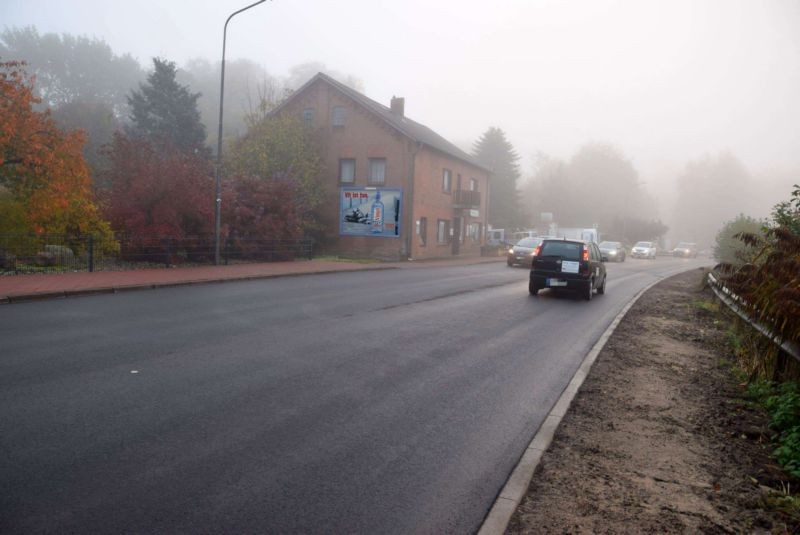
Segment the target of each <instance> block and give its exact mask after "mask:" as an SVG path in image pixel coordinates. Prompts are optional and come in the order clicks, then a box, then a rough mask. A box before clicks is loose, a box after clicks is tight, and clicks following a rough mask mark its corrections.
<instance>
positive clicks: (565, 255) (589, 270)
mask: <svg viewBox="0 0 800 535" xmlns="http://www.w3.org/2000/svg"><path fill="white" fill-rule="evenodd" d="M544 288H554V289H559V290H560V289H565V290H576V291H578V292H580V293H581V295H583V298H584V299H586V300H587V301H588V300H590V299H591V298H592V296H593V295H594V292H595V290H597V293H598V294H604V293H606V266H605V264H604V263H603V255H602V254H601V253H600V248H599V247H597V244H596V243H592V242H588V243H587V242H583V241H576V240H544V241H543V242H542V243H541V245H539V247H537V248H536V254H535V255H534V256H533V263H532V264H531V278H530V282H529V283H528V291H529V292H530V293H531V295H536V294H537V293H539V290H542V289H544Z"/></svg>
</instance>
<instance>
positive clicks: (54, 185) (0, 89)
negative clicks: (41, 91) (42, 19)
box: [0, 61, 111, 235]
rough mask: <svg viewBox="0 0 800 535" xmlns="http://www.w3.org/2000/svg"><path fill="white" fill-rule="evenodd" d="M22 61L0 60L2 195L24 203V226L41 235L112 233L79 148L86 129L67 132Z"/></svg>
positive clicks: (12, 201)
mask: <svg viewBox="0 0 800 535" xmlns="http://www.w3.org/2000/svg"><path fill="white" fill-rule="evenodd" d="M38 102H39V99H38V98H36V97H35V96H34V94H33V80H32V79H31V78H30V77H28V76H27V75H26V73H25V70H24V65H23V64H22V63H19V62H14V61H11V62H4V63H0V195H2V196H3V197H5V201H6V204H8V203H9V202H10V203H12V204H15V205H16V206H19V207H22V210H23V211H24V214H25V224H26V225H25V226H26V227H27V228H26V229H18V230H25V231H33V232H36V233H38V234H45V233H53V234H75V235H81V234H87V233H100V234H104V235H108V234H110V233H111V229H110V226H109V225H108V223H107V222H105V221H104V220H103V219H102V217H101V216H100V211H99V209H98V206H97V204H96V203H95V199H94V193H93V191H92V183H91V179H90V176H89V169H88V167H87V165H86V162H85V160H84V159H83V155H82V153H81V149H82V148H83V144H84V142H85V138H84V134H83V132H82V131H79V130H76V131H72V132H63V131H61V130H60V129H59V128H58V127H57V126H56V124H55V122H54V121H53V120H52V118H51V117H50V112H49V111H45V112H38V111H35V110H34V109H33V105H34V104H37V103H38Z"/></svg>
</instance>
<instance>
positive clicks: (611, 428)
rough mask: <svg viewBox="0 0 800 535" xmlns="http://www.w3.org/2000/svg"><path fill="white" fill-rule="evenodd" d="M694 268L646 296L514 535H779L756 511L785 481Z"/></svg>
mask: <svg viewBox="0 0 800 535" xmlns="http://www.w3.org/2000/svg"><path fill="white" fill-rule="evenodd" d="M701 279H702V273H701V272H700V271H699V270H695V271H691V272H687V273H683V274H680V275H677V276H675V277H672V278H670V279H667V280H666V281H663V282H661V283H659V284H658V285H656V286H655V287H653V288H652V289H651V290H650V291H648V292H647V293H645V295H643V296H642V298H641V299H640V300H639V301H638V302H637V303H636V304H635V305H634V307H633V308H631V310H630V312H629V313H628V314H627V315H626V317H625V318H624V319H623V320H622V322H621V323H620V324H619V326H618V328H617V330H616V331H615V332H614V334H613V335H612V336H611V338H610V339H609V341H608V343H607V344H606V346H605V348H604V349H603V351H602V352H601V353H600V355H599V356H598V359H597V361H596V362H595V365H594V367H593V368H592V372H591V374H590V375H589V377H588V378H587V379H586V381H585V382H584V383H583V386H582V388H581V390H580V392H579V393H578V395H577V396H576V398H575V400H574V401H573V404H572V406H571V407H570V410H569V412H568V414H567V415H566V417H565V418H564V420H563V421H562V423H561V425H560V426H559V429H558V431H557V432H556V436H555V438H554V440H553V443H552V445H551V446H550V448H549V449H548V451H547V452H545V454H544V456H543V457H542V461H541V463H540V464H539V466H538V468H537V470H536V473H535V474H534V477H533V480H532V482H531V485H530V487H529V489H528V493H527V495H526V497H525V498H524V499H523V501H522V503H521V504H520V506H519V507H518V509H517V511H516V513H515V514H514V517H513V518H512V520H511V523H510V525H509V528H508V532H509V533H543V532H546V533H618V532H659V533H664V532H681V533H684V532H704V533H742V532H778V533H782V532H786V531H789V532H791V531H793V529H792V525H791V522H789V519H787V518H786V517H784V516H782V515H781V514H780V513H778V512H774V511H765V510H764V509H762V505H763V503H764V499H765V497H766V496H767V495H769V494H772V495H774V492H775V491H774V490H770V489H780V488H781V483H782V481H783V480H784V479H785V477H786V476H784V475H783V473H782V472H781V470H780V469H779V468H778V467H777V466H776V465H775V464H774V462H773V461H772V460H771V459H770V458H769V451H770V449H771V447H770V445H769V441H768V437H766V436H764V435H763V434H762V431H765V430H766V419H765V416H764V415H763V414H762V413H761V412H760V411H759V410H756V409H754V408H752V407H750V406H749V405H748V404H747V403H745V402H743V401H742V400H741V395H742V390H741V387H740V386H739V385H738V384H736V382H735V381H734V380H733V375H732V373H731V371H730V361H731V360H732V358H733V357H732V355H731V354H730V351H729V349H728V345H727V343H726V341H725V330H726V328H727V324H726V322H724V321H720V320H719V317H718V315H717V314H715V313H714V312H711V311H709V310H707V309H706V308H704V307H703V306H701V303H702V302H703V301H711V300H712V295H711V293H710V292H709V291H708V290H704V291H703V290H701V289H700V284H701Z"/></svg>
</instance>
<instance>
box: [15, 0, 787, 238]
mask: <svg viewBox="0 0 800 535" xmlns="http://www.w3.org/2000/svg"><path fill="white" fill-rule="evenodd" d="M247 3H248V2H246V1H240V0H236V1H232V0H224V1H221V0H213V1H212V0H206V1H198V0H171V1H169V2H161V1H156V0H140V1H138V2H107V1H100V0H72V1H69V2H64V1H63V0H61V1H59V0H49V1H45V0H4V2H3V5H2V7H0V21H2V22H0V24H2V25H3V26H4V27H5V28H13V27H18V28H19V27H25V26H35V27H36V28H37V29H38V31H39V32H40V33H47V32H55V33H59V34H61V33H68V34H72V35H88V36H94V37H97V38H99V39H102V40H104V41H106V42H107V43H108V44H109V45H110V46H111V48H112V49H113V51H114V52H115V53H116V54H124V53H130V54H131V55H132V56H133V57H134V58H135V59H136V60H138V61H139V63H140V64H141V65H142V67H143V68H150V63H149V62H150V58H152V57H154V56H159V57H163V58H166V59H169V60H172V61H175V62H177V63H178V65H179V66H187V65H192V64H193V65H195V66H196V65H198V61H201V62H202V61H203V60H206V61H209V62H211V64H214V63H215V62H217V61H219V58H220V56H221V39H222V26H223V23H224V21H225V19H226V17H227V16H228V15H229V14H230V13H231V12H233V11H235V10H236V9H239V8H241V7H243V6H244V5H246V4H247ZM227 58H228V59H229V60H237V59H239V60H249V62H251V63H252V64H254V65H256V66H257V69H256V70H258V69H261V71H263V73H264V74H265V75H268V76H272V77H278V78H280V79H281V80H283V81H285V80H290V79H292V73H293V71H292V69H295V71H294V74H295V75H297V66H298V65H303V64H307V63H310V62H316V63H317V64H320V65H324V66H325V68H326V69H328V70H331V71H335V72H337V73H341V75H342V76H343V77H346V78H347V77H349V79H350V80H351V83H352V84H354V85H357V86H358V89H359V90H362V91H363V92H365V93H366V94H367V95H368V96H369V97H371V98H373V99H375V100H378V101H380V102H383V103H385V104H388V102H389V99H390V98H391V97H392V96H393V95H397V96H403V97H405V99H406V101H405V102H406V108H405V109H406V115H407V116H409V117H411V118H413V119H415V120H417V121H419V122H421V123H423V124H426V125H427V126H430V127H431V128H433V129H434V130H436V131H437V132H439V133H440V134H442V135H443V136H445V137H447V138H448V139H450V140H452V141H454V142H455V143H457V144H459V145H460V146H462V147H463V148H465V149H466V150H470V148H471V147H472V144H473V142H474V141H475V140H476V139H477V138H478V137H479V136H480V135H481V134H482V133H483V132H484V131H485V130H486V129H487V128H488V127H490V126H496V127H499V128H501V129H503V130H504V131H505V133H506V135H507V137H508V139H509V141H511V143H512V144H513V146H514V148H515V149H516V152H517V153H518V154H519V155H520V156H521V162H520V163H521V169H522V175H523V176H522V180H521V181H520V183H519V184H518V186H519V187H520V189H525V187H526V184H525V182H526V181H527V180H529V179H530V178H531V177H533V176H534V175H535V174H536V166H537V162H539V161H541V159H540V158H537V156H536V155H537V154H539V155H542V154H544V155H547V157H549V158H551V159H556V160H563V161H565V162H567V161H569V160H570V159H571V158H573V157H574V156H575V155H576V154H578V153H579V151H580V150H581V148H582V147H584V146H587V145H591V144H598V143H600V144H606V145H609V146H613V147H614V149H615V150H616V151H618V152H619V153H621V154H622V155H623V156H624V157H625V158H626V159H627V160H629V161H630V163H631V164H632V166H633V167H634V168H635V171H636V173H637V175H638V176H637V178H636V179H635V183H636V184H638V187H641V188H642V189H643V190H644V192H643V197H642V198H647V199H652V202H649V201H648V210H647V211H646V213H647V214H648V215H652V216H653V217H657V218H660V219H662V220H663V221H664V222H665V223H666V224H667V225H668V226H670V228H671V233H670V234H671V235H673V236H672V237H673V238H674V240H679V239H698V240H704V241H707V240H708V239H710V238H709V236H713V232H712V230H710V229H708V228H704V229H703V231H697V229H696V228H694V227H695V225H699V224H702V225H704V226H709V227H713V226H714V225H716V224H717V223H718V222H719V220H720V219H722V220H724V219H726V218H730V217H733V216H735V215H736V214H738V213H739V212H743V213H747V214H749V215H753V216H756V217H763V216H766V215H768V213H769V210H770V207H771V206H772V205H773V204H775V203H776V202H778V201H780V200H783V199H785V198H786V197H787V196H788V193H789V190H790V185H791V184H792V183H793V182H800V126H799V125H800V99H798V98H797V95H800V2H798V1H796V0H782V1H781V0H774V1H762V2H752V1H731V0H719V1H702V0H670V1H658V2H657V1H642V0H629V1H611V0H605V1H604V0H587V1H571V2H563V1H555V0H553V1H527V0H521V1H510V0H508V1H498V2H474V1H468V0H439V1H436V2H429V1H422V0H406V1H404V2H396V1H392V2H389V1H376V0H343V1H340V2H330V1H328V0H305V1H303V0H275V1H272V2H267V3H265V4H263V5H260V6H257V7H255V8H253V9H252V10H250V11H248V12H246V13H244V14H241V15H239V16H238V17H237V18H235V19H234V20H233V22H232V23H231V24H230V26H229V32H228V48H227ZM5 59H8V58H5ZM253 72H255V71H253ZM210 78H211V79H213V76H211V77H210ZM295 78H296V76H295ZM209 91H210V90H208V91H206V92H209ZM207 96H208V95H207ZM244 106H245V103H243V102H239V103H238V109H239V110H242V109H243V108H244ZM201 107H202V103H201ZM206 107H207V108H208V110H207V111H205V112H204V116H205V115H207V114H211V113H213V106H212V105H211V103H210V102H207V103H206ZM232 109H233V110H235V109H236V106H233V107H232ZM232 113H234V115H235V113H236V112H235V111H233V112H232ZM213 130H214V128H208V131H209V133H211V132H212V131H213ZM716 164H719V165H716ZM704 166H705V167H704ZM726 169H727V171H726ZM730 169H735V170H736V172H735V173H734V174H735V175H736V176H735V177H733V178H735V180H734V182H735V184H736V186H735V190H734V191H730V188H731V187H732V186H730V185H728V184H727V183H726V177H727V176H728V175H726V173H727V172H729V171H730ZM631 180H633V179H631ZM704 181H705V182H704ZM723 190H726V191H724V195H721V197H722V198H723V201H721V202H720V203H718V204H717V205H715V206H714V207H713V210H709V212H711V213H712V216H711V217H710V220H709V218H699V219H698V218H697V212H698V211H703V210H705V209H707V208H709V204H710V200H711V199H713V198H715V195H716V193H715V192H718V191H723ZM682 207H685V208H687V210H686V211H682V210H681V208H682ZM534 217H535V216H534ZM677 233H680V235H677Z"/></svg>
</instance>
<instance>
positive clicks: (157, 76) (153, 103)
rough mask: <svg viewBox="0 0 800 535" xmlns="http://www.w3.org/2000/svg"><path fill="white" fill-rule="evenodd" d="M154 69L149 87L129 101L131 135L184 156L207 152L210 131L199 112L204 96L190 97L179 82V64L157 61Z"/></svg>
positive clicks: (156, 59) (142, 85)
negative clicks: (204, 124)
mask: <svg viewBox="0 0 800 535" xmlns="http://www.w3.org/2000/svg"><path fill="white" fill-rule="evenodd" d="M153 65H154V67H155V70H154V71H153V72H152V73H150V75H148V77H147V83H145V84H139V91H133V93H132V94H131V96H130V97H128V103H129V104H130V106H131V120H132V121H133V125H132V126H131V127H130V128H129V133H130V135H131V136H132V137H134V138H139V139H145V140H147V141H149V142H150V143H152V144H153V145H154V146H165V147H174V148H175V149H177V150H179V151H181V152H194V151H203V152H207V148H206V147H205V139H206V130H205V127H204V126H203V123H202V122H201V121H200V112H199V111H198V109H197V99H198V98H199V97H200V93H190V92H189V89H188V88H187V87H186V86H182V85H180V84H179V83H178V82H177V81H176V80H175V75H176V72H177V69H176V67H175V63H173V62H171V61H166V60H161V59H159V58H153Z"/></svg>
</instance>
